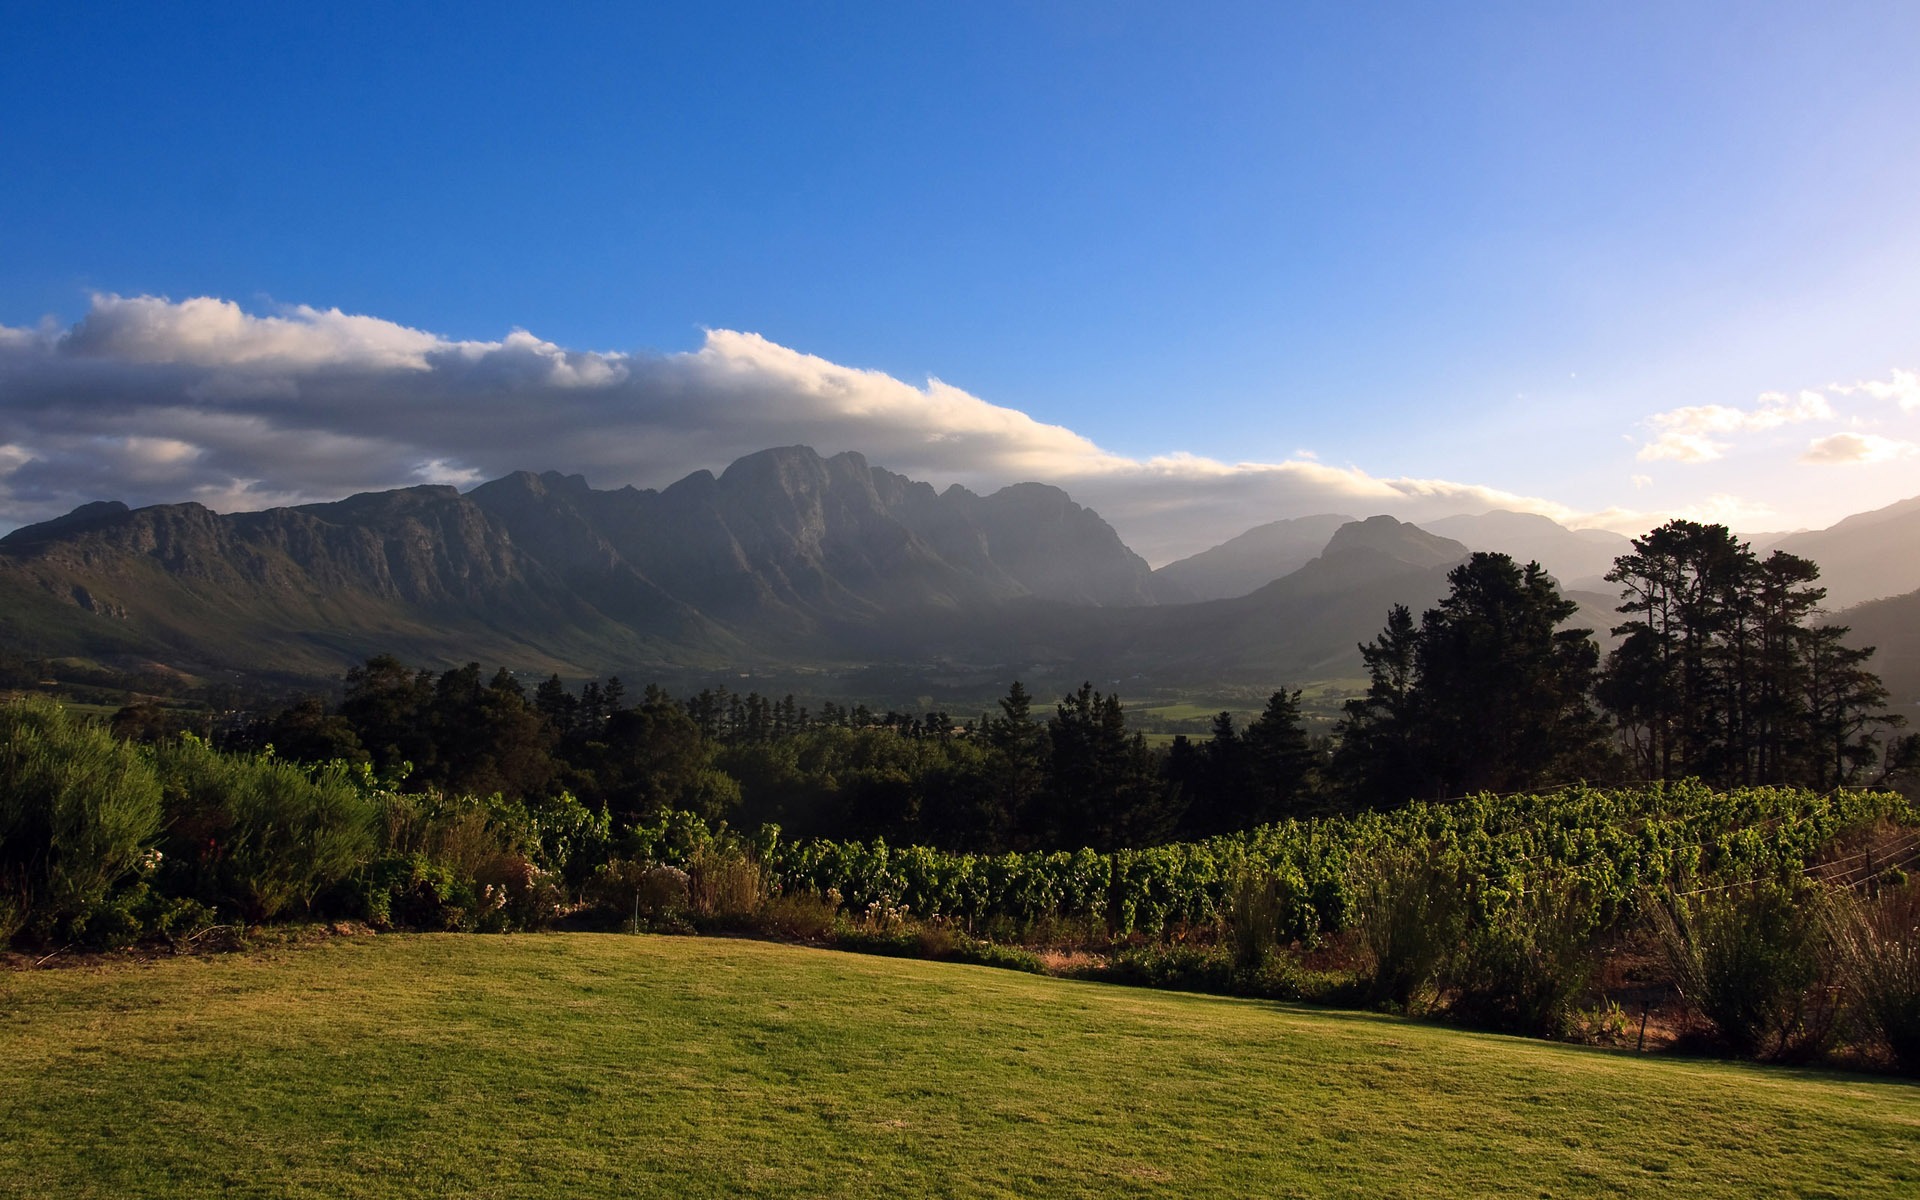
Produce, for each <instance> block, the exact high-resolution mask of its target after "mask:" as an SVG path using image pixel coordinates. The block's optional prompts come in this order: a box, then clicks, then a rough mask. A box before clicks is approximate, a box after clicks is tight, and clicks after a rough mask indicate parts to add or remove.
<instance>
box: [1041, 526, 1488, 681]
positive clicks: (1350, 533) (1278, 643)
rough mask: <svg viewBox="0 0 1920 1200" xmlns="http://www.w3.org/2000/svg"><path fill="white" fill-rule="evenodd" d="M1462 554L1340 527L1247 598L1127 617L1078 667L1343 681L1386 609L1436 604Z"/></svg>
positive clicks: (1445, 544)
mask: <svg viewBox="0 0 1920 1200" xmlns="http://www.w3.org/2000/svg"><path fill="white" fill-rule="evenodd" d="M1468 553H1469V552H1468V550H1467V548H1466V547H1465V546H1464V545H1462V544H1460V543H1459V542H1456V541H1452V540H1450V539H1448V538H1442V537H1436V536H1434V535H1433V534H1431V533H1428V532H1426V531H1425V530H1423V529H1420V528H1418V527H1416V526H1413V525H1408V524H1405V523H1403V522H1400V521H1396V520H1394V519H1393V518H1392V517H1386V516H1378V517H1369V518H1367V519H1366V520H1364V521H1350V522H1348V523H1347V524H1345V525H1342V526H1340V527H1339V529H1337V530H1336V531H1335V532H1334V535H1333V537H1332V538H1331V539H1330V540H1329V541H1328V543H1327V546H1326V549H1325V550H1324V551H1323V552H1322V553H1321V554H1320V555H1319V556H1318V557H1316V558H1314V559H1313V560H1312V561H1310V562H1308V563H1307V564H1306V565H1304V566H1302V567H1300V568H1299V569H1298V570H1296V571H1293V572H1291V573H1290V574H1288V575H1286V576H1284V577H1282V578H1280V579H1276V580H1274V581H1273V582H1271V583H1268V584H1267V585H1265V586H1264V587H1261V588H1258V589H1256V590H1255V591H1253V592H1252V593H1250V594H1248V595H1245V596H1239V597H1235V598H1232V599H1226V600H1214V601H1208V602H1206V603H1202V604H1189V605H1181V606H1178V607H1162V608H1158V609H1153V610H1148V611H1139V612H1135V613H1132V614H1129V615H1130V616H1131V617H1132V618H1133V620H1132V621H1131V622H1130V623H1128V624H1126V625H1124V626H1121V627H1119V628H1117V629H1112V630H1110V631H1109V633H1108V636H1107V637H1105V638H1096V639H1092V640H1090V641H1089V642H1088V643H1087V644H1085V645H1084V646H1083V647H1082V648H1081V649H1080V651H1079V653H1080V656H1081V665H1082V666H1083V669H1085V670H1086V671H1089V672H1111V674H1112V675H1116V676H1118V675H1131V674H1139V675H1142V676H1143V677H1147V678H1149V679H1151V680H1153V681H1157V682H1166V683H1178V682H1187V681H1194V680H1209V681H1219V682H1248V683H1261V682H1269V681H1276V680H1278V681H1285V680H1292V681H1295V682H1306V681H1308V680H1314V679H1326V678H1334V677H1352V676H1355V675H1358V674H1359V673H1360V653H1359V645H1360V643H1361V642H1365V641H1370V640H1371V639H1373V638H1374V637H1376V636H1378V635H1379V633H1380V629H1381V627H1382V626H1383V625H1385V624H1386V619H1387V610H1388V609H1389V608H1390V607H1392V606H1393V605H1394V604H1405V605H1407V606H1408V607H1410V608H1412V609H1413V611H1414V612H1415V613H1416V614H1417V613H1420V612H1422V611H1424V610H1425V609H1427V608H1431V607H1433V606H1434V605H1435V604H1437V603H1439V600H1440V598H1441V597H1442V596H1444V595H1445V594H1446V591H1447V582H1446V578H1447V572H1449V571H1451V570H1452V569H1453V568H1454V567H1455V566H1457V565H1458V564H1459V563H1461V562H1462V561H1464V560H1465V559H1466V558H1467V556H1468ZM1093 677H1098V676H1097V674H1096V675H1094V676H1093Z"/></svg>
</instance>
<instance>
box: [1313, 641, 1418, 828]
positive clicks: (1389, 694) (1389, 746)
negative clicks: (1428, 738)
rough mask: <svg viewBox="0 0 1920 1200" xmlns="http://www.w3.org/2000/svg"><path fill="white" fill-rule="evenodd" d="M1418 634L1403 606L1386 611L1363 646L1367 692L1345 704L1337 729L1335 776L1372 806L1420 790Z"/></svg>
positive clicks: (1361, 656)
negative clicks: (1381, 624) (1415, 696)
mask: <svg viewBox="0 0 1920 1200" xmlns="http://www.w3.org/2000/svg"><path fill="white" fill-rule="evenodd" d="M1419 646H1420V631H1419V630H1418V629H1417V628H1416V627H1415V626H1414V623H1413V612H1412V610H1411V609H1409V608H1408V607H1407V606H1406V605H1404V604H1396V605H1394V606H1393V607H1392V608H1390V609H1388V610H1387V624H1386V628H1385V629H1383V630H1381V631H1380V636H1379V637H1377V638H1375V639H1374V640H1373V641H1371V642H1369V643H1367V644H1365V645H1363V646H1361V647H1360V658H1361V661H1362V662H1363V663H1365V664H1366V668H1367V694H1366V695H1365V696H1362V697H1358V698H1356V699H1353V700H1349V701H1347V702H1346V704H1345V705H1344V706H1342V714H1343V715H1342V717H1341V719H1340V722H1339V724H1338V725H1337V726H1336V727H1335V730H1334V732H1335V734H1336V735H1337V736H1338V737H1339V739H1340V742H1339V747H1338V748H1337V749H1336V750H1335V752H1334V770H1335V773H1336V774H1337V775H1338V776H1339V777H1340V778H1341V779H1342V780H1343V781H1344V783H1345V785H1346V787H1347V789H1348V790H1349V791H1350V792H1352V793H1353V794H1355V795H1357V796H1359V797H1360V798H1362V799H1363V800H1366V801H1368V802H1379V801H1380V800H1382V799H1384V798H1386V797H1393V798H1394V801H1393V802H1398V801H1399V800H1404V799H1406V798H1407V797H1409V796H1411V795H1413V794H1414V793H1415V792H1416V791H1417V790H1419V789H1420V786H1421V783H1420V779H1419V772H1420V766H1419V758H1420V754H1419V750H1418V747H1417V746H1416V745H1415V742H1414V738H1415V737H1416V735H1417V734H1418V732H1419V730H1418V722H1417V720H1416V718H1415V715H1414V711H1413V690H1414V684H1415V682H1416V679H1417V671H1418V665H1417V662H1416V656H1417V654H1418V652H1419Z"/></svg>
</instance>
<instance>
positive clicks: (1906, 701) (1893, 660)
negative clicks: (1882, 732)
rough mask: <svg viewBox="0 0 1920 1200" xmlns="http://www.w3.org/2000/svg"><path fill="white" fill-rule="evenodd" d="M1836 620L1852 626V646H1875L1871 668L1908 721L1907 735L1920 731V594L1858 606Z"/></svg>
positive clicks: (1893, 707) (1869, 602) (1868, 664)
mask: <svg viewBox="0 0 1920 1200" xmlns="http://www.w3.org/2000/svg"><path fill="white" fill-rule="evenodd" d="M1833 621H1834V623H1835V624H1838V625H1845V626H1847V627H1848V629H1849V631H1850V632H1849V633H1848V634H1847V638H1846V640H1847V644H1848V645H1850V646H1856V647H1862V646H1872V647H1874V654H1873V657H1872V658H1870V659H1868V660H1867V669H1868V670H1870V671H1872V672H1873V673H1874V674H1876V675H1878V676H1880V681H1881V682H1882V683H1884V684H1886V685H1887V692H1888V694H1889V695H1890V697H1891V699H1892V703H1891V707H1892V709H1893V711H1894V712H1897V713H1900V714H1902V715H1903V716H1905V717H1906V718H1907V721H1908V727H1907V728H1906V729H1905V730H1904V731H1903V732H1906V733H1912V732H1914V730H1915V729H1916V728H1920V591H1914V592H1908V593H1907V594H1906V595H1904V596H1889V597H1887V598H1885V599H1882V600H1871V601H1868V602H1867V603H1865V604H1859V605H1855V606H1854V607H1852V608H1849V609H1847V610H1846V611H1845V612H1841V613H1836V614H1835V615H1834V617H1833Z"/></svg>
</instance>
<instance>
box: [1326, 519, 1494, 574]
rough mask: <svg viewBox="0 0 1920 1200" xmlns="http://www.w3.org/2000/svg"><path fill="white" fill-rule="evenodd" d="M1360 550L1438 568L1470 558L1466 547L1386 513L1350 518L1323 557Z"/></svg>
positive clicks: (1328, 545) (1413, 564)
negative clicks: (1365, 517)
mask: <svg viewBox="0 0 1920 1200" xmlns="http://www.w3.org/2000/svg"><path fill="white" fill-rule="evenodd" d="M1361 552H1372V553H1375V554H1384V555H1386V556H1387V557H1389V558H1393V559H1397V560H1399V561H1400V562H1403V563H1406V564H1407V565H1408V566H1414V567H1438V566H1442V565H1444V564H1447V563H1453V562H1458V561H1460V560H1461V559H1463V558H1465V557H1467V554H1468V553H1469V551H1468V550H1467V548H1466V546H1464V545H1462V544H1461V543H1459V542H1456V541H1454V540H1453V539H1452V538H1444V537H1441V536H1439V535H1438V534H1432V533H1428V532H1427V531H1426V530H1424V529H1422V528H1420V527H1419V526H1418V525H1410V524H1408V523H1406V522H1404V521H1398V520H1395V519H1394V518H1392V517H1389V516H1386V515H1384V514H1382V515H1380V516H1375V517H1368V518H1367V519H1366V520H1364V521H1349V522H1348V523H1347V524H1345V525H1342V526H1341V527H1340V528H1338V529H1336V530H1334V531H1333V537H1332V539H1331V540H1329V541H1328V542H1327V548H1326V550H1325V551H1324V552H1323V553H1322V554H1321V557H1322V558H1334V557H1340V556H1345V555H1350V554H1355V553H1361Z"/></svg>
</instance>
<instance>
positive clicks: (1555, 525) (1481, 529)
mask: <svg viewBox="0 0 1920 1200" xmlns="http://www.w3.org/2000/svg"><path fill="white" fill-rule="evenodd" d="M1421 528H1423V529H1426V530H1428V531H1430V532H1432V533H1437V534H1439V535H1440V536H1442V537H1449V538H1453V539H1455V540H1456V541H1459V542H1462V543H1464V544H1465V545H1466V547H1467V548H1468V549H1469V550H1491V551H1497V552H1499V553H1501V554H1506V555H1509V556H1511V557H1512V558H1513V560H1514V561H1515V562H1518V563H1521V564H1523V565H1524V564H1525V563H1528V562H1537V563H1539V564H1540V565H1541V566H1543V567H1545V568H1546V569H1547V571H1548V573H1549V574H1551V575H1552V576H1553V577H1554V578H1555V579H1557V580H1559V581H1560V583H1561V585H1562V586H1563V587H1564V586H1570V585H1572V584H1573V583H1574V581H1576V580H1580V581H1588V582H1590V581H1593V580H1597V579H1599V577H1600V576H1602V575H1605V574H1606V573H1607V572H1608V571H1611V570H1612V569H1613V560H1614V559H1616V558H1618V557H1619V556H1620V555H1622V554H1626V553H1629V552H1630V551H1631V550H1632V549H1633V544H1632V542H1630V541H1629V540H1628V539H1627V538H1624V537H1622V536H1621V535H1619V534H1617V533H1610V532H1608V531H1607V530H1604V529H1568V528H1567V527H1566V526H1564V525H1562V524H1560V523H1559V522H1557V521H1554V520H1551V519H1550V518H1547V517H1543V516H1540V515H1539V514H1537V513H1518V512H1507V511H1505V510H1495V511H1493V512H1488V513H1481V514H1479V515H1478V516H1456V517H1442V518H1440V519H1439V520H1436V521H1424V522H1422V523H1421Z"/></svg>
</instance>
